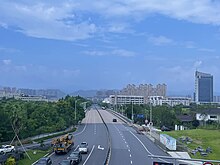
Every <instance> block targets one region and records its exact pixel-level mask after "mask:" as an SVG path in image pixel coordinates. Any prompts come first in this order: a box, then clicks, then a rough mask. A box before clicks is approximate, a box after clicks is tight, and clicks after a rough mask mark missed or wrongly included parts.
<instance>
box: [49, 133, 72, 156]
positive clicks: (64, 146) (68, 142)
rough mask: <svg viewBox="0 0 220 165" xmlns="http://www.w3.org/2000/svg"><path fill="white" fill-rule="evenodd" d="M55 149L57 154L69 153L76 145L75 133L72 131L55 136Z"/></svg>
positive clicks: (53, 142) (53, 144) (53, 143)
mask: <svg viewBox="0 0 220 165" xmlns="http://www.w3.org/2000/svg"><path fill="white" fill-rule="evenodd" d="M51 145H52V146H53V151H54V152H55V153H56V154H61V153H68V152H69V151H70V150H71V148H72V146H74V141H73V135H72V134H71V133H68V134H65V135H63V136H61V137H58V138H55V139H53V141H52V144H51Z"/></svg>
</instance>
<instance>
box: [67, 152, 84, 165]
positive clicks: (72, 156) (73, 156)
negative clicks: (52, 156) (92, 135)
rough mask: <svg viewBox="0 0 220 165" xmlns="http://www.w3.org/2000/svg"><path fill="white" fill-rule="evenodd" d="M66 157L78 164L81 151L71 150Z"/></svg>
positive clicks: (80, 158) (80, 159)
mask: <svg viewBox="0 0 220 165" xmlns="http://www.w3.org/2000/svg"><path fill="white" fill-rule="evenodd" d="M67 159H68V160H72V161H73V162H74V163H75V164H79V163H80V162H81V161H82V155H81V152H79V151H73V152H72V153H71V154H70V156H69V157H68V158H67Z"/></svg>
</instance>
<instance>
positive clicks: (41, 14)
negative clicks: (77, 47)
mask: <svg viewBox="0 0 220 165" xmlns="http://www.w3.org/2000/svg"><path fill="white" fill-rule="evenodd" d="M73 8H74V5H66V4H65V3H61V4H57V5H56V6H53V5H50V4H46V3H43V2H42V3H33V4H21V3H18V2H13V3H10V2H4V3H3V4H1V6H0V20H2V22H3V23H2V24H7V25H8V26H9V27H10V26H13V27H16V30H17V31H19V32H22V33H24V34H26V35H28V36H32V37H37V38H48V39H58V40H68V41H72V40H77V39H86V38H89V37H91V35H92V34H93V33H94V32H95V31H96V25H95V24H93V23H90V22H89V21H87V20H82V21H80V22H77V20H75V18H74V17H73V15H72V14H71V11H72V10H73ZM68 19H69V20H72V23H71V24H69V23H68Z"/></svg>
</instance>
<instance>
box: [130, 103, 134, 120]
mask: <svg viewBox="0 0 220 165" xmlns="http://www.w3.org/2000/svg"><path fill="white" fill-rule="evenodd" d="M131 120H132V123H134V107H133V101H132V102H131Z"/></svg>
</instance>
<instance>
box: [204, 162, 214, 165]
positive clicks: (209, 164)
mask: <svg viewBox="0 0 220 165" xmlns="http://www.w3.org/2000/svg"><path fill="white" fill-rule="evenodd" d="M203 165H213V164H212V163H211V162H205V163H203Z"/></svg>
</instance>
